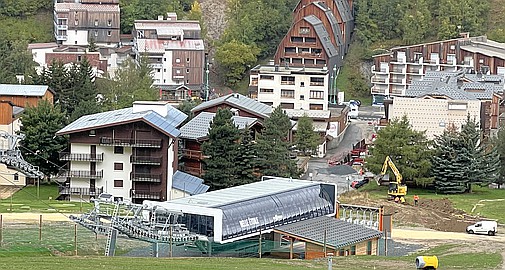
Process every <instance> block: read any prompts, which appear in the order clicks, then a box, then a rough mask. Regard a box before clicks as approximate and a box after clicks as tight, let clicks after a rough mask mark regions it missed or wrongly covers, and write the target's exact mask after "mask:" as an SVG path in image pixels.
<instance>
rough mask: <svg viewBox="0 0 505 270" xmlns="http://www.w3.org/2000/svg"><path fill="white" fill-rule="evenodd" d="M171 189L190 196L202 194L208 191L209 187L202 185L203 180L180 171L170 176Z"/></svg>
mask: <svg viewBox="0 0 505 270" xmlns="http://www.w3.org/2000/svg"><path fill="white" fill-rule="evenodd" d="M172 187H173V188H176V189H178V190H182V191H184V192H186V193H189V194H190V195H197V194H202V193H205V192H207V190H209V186H208V185H205V184H204V183H203V179H201V178H198V177H196V176H193V175H190V174H187V173H185V172H181V171H176V172H175V173H174V175H173V176H172Z"/></svg>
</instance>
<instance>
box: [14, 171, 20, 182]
mask: <svg viewBox="0 0 505 270" xmlns="http://www.w3.org/2000/svg"><path fill="white" fill-rule="evenodd" d="M14 181H15V182H17V181H19V174H18V173H15V174H14Z"/></svg>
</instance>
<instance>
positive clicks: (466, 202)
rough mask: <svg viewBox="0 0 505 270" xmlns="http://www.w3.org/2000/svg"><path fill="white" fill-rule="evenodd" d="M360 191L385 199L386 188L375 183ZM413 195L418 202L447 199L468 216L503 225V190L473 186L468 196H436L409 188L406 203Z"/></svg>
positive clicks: (504, 219) (504, 204) (504, 202)
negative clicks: (491, 220)
mask: <svg viewBox="0 0 505 270" xmlns="http://www.w3.org/2000/svg"><path fill="white" fill-rule="evenodd" d="M360 191H367V192H368V193H369V194H370V197H371V198H375V199H379V198H385V197H386V196H385V194H387V187H385V186H380V187H379V186H377V185H376V184H375V182H371V183H369V184H367V185H365V186H364V187H363V188H360ZM414 194H417V195H418V196H419V198H420V200H422V199H443V198H448V199H449V200H450V201H451V202H452V203H453V205H454V207H455V208H457V209H461V210H463V211H465V212H466V213H468V214H471V215H478V216H482V217H485V218H489V219H496V220H498V222H499V223H505V190H504V189H489V188H487V187H478V186H474V187H473V191H472V193H469V194H436V193H435V192H434V191H431V190H426V189H414V188H410V189H408V196H407V202H409V203H413V199H412V196H414ZM472 210H473V212H472Z"/></svg>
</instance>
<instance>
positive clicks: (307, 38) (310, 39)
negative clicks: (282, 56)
mask: <svg viewBox="0 0 505 270" xmlns="http://www.w3.org/2000/svg"><path fill="white" fill-rule="evenodd" d="M305 42H307V43H316V38H315V37H306V38H305Z"/></svg>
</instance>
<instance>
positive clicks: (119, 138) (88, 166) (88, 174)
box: [57, 102, 203, 203]
mask: <svg viewBox="0 0 505 270" xmlns="http://www.w3.org/2000/svg"><path fill="white" fill-rule="evenodd" d="M186 117H187V116H186V115H185V114H184V113H182V112H180V111H179V110H177V109H175V108H174V107H172V106H170V105H168V104H166V102H134V104H133V107H130V108H125V109H120V110H115V111H108V112H103V113H98V114H93V115H86V116H83V117H81V118H79V119H77V120H76V121H74V122H72V123H71V124H69V125H68V126H66V127H64V128H63V129H61V130H60V131H58V132H57V135H68V136H69V138H70V139H69V143H70V146H69V149H68V150H67V151H65V152H63V153H61V154H60V159H61V160H65V161H69V163H68V166H67V167H66V169H65V170H63V171H62V172H61V174H60V175H59V179H61V181H62V182H64V183H65V185H64V188H62V189H61V190H60V198H62V199H67V200H89V199H90V198H93V197H95V198H96V196H97V195H99V193H101V192H105V193H110V194H112V195H114V197H116V198H120V199H123V200H131V201H133V202H137V203H140V202H142V201H143V200H144V199H149V200H159V201H166V200H170V199H172V198H171V196H172V194H173V193H172V185H173V175H174V173H175V172H176V171H177V167H178V159H177V153H178V143H176V142H177V140H178V137H179V135H180V131H179V129H178V127H179V126H180V124H181V123H182V122H183V121H184V120H185V119H186ZM200 190H203V189H200Z"/></svg>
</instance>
